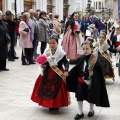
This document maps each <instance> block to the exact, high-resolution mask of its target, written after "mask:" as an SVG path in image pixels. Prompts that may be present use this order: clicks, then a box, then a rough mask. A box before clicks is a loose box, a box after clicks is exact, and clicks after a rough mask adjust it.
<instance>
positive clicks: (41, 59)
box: [36, 55, 47, 64]
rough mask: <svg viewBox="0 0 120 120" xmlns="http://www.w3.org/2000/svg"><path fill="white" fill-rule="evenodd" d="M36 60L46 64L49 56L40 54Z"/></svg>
mask: <svg viewBox="0 0 120 120" xmlns="http://www.w3.org/2000/svg"><path fill="white" fill-rule="evenodd" d="M36 62H37V63H39V64H45V63H46V62H47V57H46V56H45V55H40V56H38V57H37V58H36Z"/></svg>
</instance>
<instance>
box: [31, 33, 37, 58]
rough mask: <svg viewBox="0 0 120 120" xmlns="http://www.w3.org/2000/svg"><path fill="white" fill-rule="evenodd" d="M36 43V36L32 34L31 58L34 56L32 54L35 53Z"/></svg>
mask: <svg viewBox="0 0 120 120" xmlns="http://www.w3.org/2000/svg"><path fill="white" fill-rule="evenodd" d="M36 42H37V34H34V40H33V42H32V44H33V48H32V57H33V56H34V53H36V51H35V50H36V49H35V48H36Z"/></svg>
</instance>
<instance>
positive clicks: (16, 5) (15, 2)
mask: <svg viewBox="0 0 120 120" xmlns="http://www.w3.org/2000/svg"><path fill="white" fill-rule="evenodd" d="M14 5H15V16H16V15H17V3H16V0H15V4H14Z"/></svg>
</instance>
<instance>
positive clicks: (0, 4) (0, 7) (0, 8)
mask: <svg viewBox="0 0 120 120" xmlns="http://www.w3.org/2000/svg"><path fill="white" fill-rule="evenodd" d="M0 10H2V0H0Z"/></svg>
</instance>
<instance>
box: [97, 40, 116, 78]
mask: <svg viewBox="0 0 120 120" xmlns="http://www.w3.org/2000/svg"><path fill="white" fill-rule="evenodd" d="M95 47H96V48H95V50H97V51H98V60H99V61H100V62H101V64H102V66H101V67H102V71H103V75H104V78H113V80H114V77H115V75H114V71H113V70H114V69H113V67H112V62H111V59H110V57H109V54H108V53H107V50H109V51H110V52H113V53H116V52H117V50H116V49H112V47H111V46H109V45H108V43H107V42H106V41H104V43H102V44H101V43H99V42H97V43H96V44H95Z"/></svg>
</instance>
